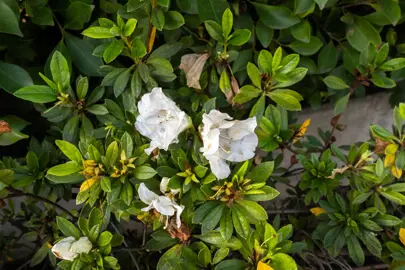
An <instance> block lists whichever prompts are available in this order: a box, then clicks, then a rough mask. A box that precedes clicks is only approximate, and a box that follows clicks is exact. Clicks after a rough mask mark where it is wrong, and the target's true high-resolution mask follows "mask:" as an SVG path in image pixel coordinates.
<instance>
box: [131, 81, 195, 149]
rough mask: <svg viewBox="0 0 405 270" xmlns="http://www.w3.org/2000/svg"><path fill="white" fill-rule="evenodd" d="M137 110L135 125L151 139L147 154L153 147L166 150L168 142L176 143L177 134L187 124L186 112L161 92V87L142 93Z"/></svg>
mask: <svg viewBox="0 0 405 270" xmlns="http://www.w3.org/2000/svg"><path fill="white" fill-rule="evenodd" d="M138 111H139V116H138V117H137V118H136V123H135V127H136V129H137V130H138V131H139V133H141V134H142V135H143V136H145V137H148V138H149V139H151V142H150V146H149V148H147V149H145V152H146V153H147V154H148V155H149V154H150V153H151V152H152V151H153V150H154V149H155V148H159V149H164V150H167V149H168V148H169V145H170V144H172V143H177V142H178V140H177V136H178V135H179V134H180V133H181V132H182V131H184V130H185V129H186V128H187V127H188V126H189V123H188V119H187V115H186V113H185V112H183V111H181V110H180V109H179V108H178V107H177V106H176V103H174V102H173V100H171V99H169V98H168V97H166V96H165V95H164V94H163V92H162V88H153V89H152V92H151V93H148V94H145V95H143V96H142V99H141V100H140V101H139V102H138Z"/></svg>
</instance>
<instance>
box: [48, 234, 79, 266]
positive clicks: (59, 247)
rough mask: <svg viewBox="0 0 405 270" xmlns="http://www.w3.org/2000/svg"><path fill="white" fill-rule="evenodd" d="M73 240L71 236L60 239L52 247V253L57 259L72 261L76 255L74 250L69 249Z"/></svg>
mask: <svg viewBox="0 0 405 270" xmlns="http://www.w3.org/2000/svg"><path fill="white" fill-rule="evenodd" d="M75 240H76V239H75V238H74V237H72V236H70V237H66V238H64V239H62V240H61V241H59V242H58V243H56V244H55V245H54V246H53V247H52V253H53V254H54V255H55V256H56V257H57V258H59V259H62V260H68V261H73V260H74V259H75V258H76V257H77V255H78V254H77V253H76V252H72V251H70V248H71V246H72V244H73V243H74V242H75Z"/></svg>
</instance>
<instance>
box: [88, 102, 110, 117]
mask: <svg viewBox="0 0 405 270" xmlns="http://www.w3.org/2000/svg"><path fill="white" fill-rule="evenodd" d="M87 111H88V112H89V113H92V114H95V115H104V114H107V113H108V110H107V108H106V107H104V106H103V105H101V104H94V105H91V106H90V107H88V108H87Z"/></svg>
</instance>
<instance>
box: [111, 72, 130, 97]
mask: <svg viewBox="0 0 405 270" xmlns="http://www.w3.org/2000/svg"><path fill="white" fill-rule="evenodd" d="M131 71H132V69H131V68H128V69H127V70H125V71H124V72H122V73H121V74H120V75H118V77H117V79H116V80H115V82H114V95H115V97H119V96H120V95H121V94H122V92H124V90H125V88H126V87H127V85H128V82H129V77H130V76H131Z"/></svg>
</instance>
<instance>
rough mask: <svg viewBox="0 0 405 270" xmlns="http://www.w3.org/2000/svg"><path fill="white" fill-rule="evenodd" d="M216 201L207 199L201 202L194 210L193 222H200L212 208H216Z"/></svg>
mask: <svg viewBox="0 0 405 270" xmlns="http://www.w3.org/2000/svg"><path fill="white" fill-rule="evenodd" d="M217 205H218V203H217V202H216V201H209V202H206V203H204V204H202V205H201V206H200V207H198V208H197V210H195V211H194V215H193V223H194V224H201V223H202V222H203V220H204V218H205V216H206V215H208V213H210V212H211V211H212V210H213V209H214V208H216V207H217Z"/></svg>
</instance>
